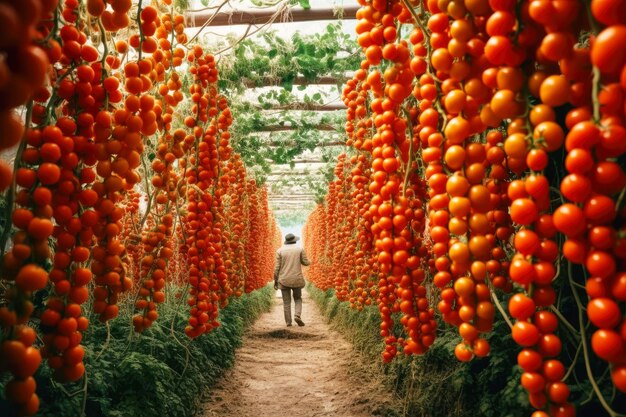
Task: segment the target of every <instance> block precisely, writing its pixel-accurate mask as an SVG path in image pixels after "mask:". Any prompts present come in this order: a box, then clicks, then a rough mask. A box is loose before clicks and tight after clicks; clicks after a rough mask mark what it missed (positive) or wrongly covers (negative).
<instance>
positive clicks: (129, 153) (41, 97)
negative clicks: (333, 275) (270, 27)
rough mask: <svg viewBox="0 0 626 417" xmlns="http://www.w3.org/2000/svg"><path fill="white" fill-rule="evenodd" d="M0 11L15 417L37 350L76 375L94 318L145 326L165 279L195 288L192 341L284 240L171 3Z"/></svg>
mask: <svg viewBox="0 0 626 417" xmlns="http://www.w3.org/2000/svg"><path fill="white" fill-rule="evenodd" d="M18 3H19V4H18ZM0 18H1V19H0V20H1V21H2V22H3V25H4V26H6V25H8V26H6V27H4V28H3V35H2V36H0V52H1V54H2V55H3V57H5V58H6V59H1V60H0V121H1V122H2V127H3V129H4V130H3V135H2V140H1V141H0V150H3V149H6V148H10V147H13V146H14V145H18V146H17V156H16V159H15V163H14V168H13V170H11V168H9V167H8V166H7V165H4V164H3V165H1V166H0V190H5V189H7V188H8V192H7V195H6V201H8V202H9V204H10V218H9V220H10V225H9V229H7V230H5V231H3V233H2V239H1V240H2V241H1V242H0V247H1V248H3V250H2V252H3V253H2V267H1V270H0V280H1V284H2V285H1V286H0V288H2V290H1V291H0V372H1V373H4V372H10V374H11V375H12V379H11V380H10V381H9V382H8V383H7V384H6V389H5V394H6V398H7V399H8V400H9V401H10V402H11V404H12V405H13V406H14V409H15V412H16V413H18V414H19V415H33V414H35V413H36V412H37V409H38V407H39V399H38V396H37V394H36V392H35V391H36V384H35V380H34V378H33V375H34V373H35V371H36V370H37V369H38V368H39V366H40V363H41V361H42V357H43V358H45V359H46V360H47V364H48V366H49V367H50V368H51V369H53V370H54V373H53V374H54V378H55V379H56V380H58V381H59V382H68V381H76V380H79V379H81V378H82V377H83V374H84V369H85V368H84V363H83V359H84V355H85V350H84V349H83V347H82V346H81V341H82V339H83V333H84V331H85V329H86V328H87V326H88V325H89V321H90V318H91V319H94V318H97V319H99V320H100V321H102V322H105V321H107V320H111V319H113V318H115V317H116V316H118V315H119V314H120V304H121V303H125V304H126V303H134V311H135V313H134V316H133V318H132V322H133V325H134V328H135V330H136V331H138V332H141V331H144V330H146V329H147V328H149V327H150V326H151V324H152V323H153V322H154V321H155V320H157V318H158V304H160V303H163V302H164V301H166V298H167V296H168V295H167V294H166V291H165V290H166V284H167V283H168V282H171V284H172V287H173V288H177V292H179V293H180V291H183V288H184V286H185V285H186V284H189V285H190V288H191V290H190V291H191V294H190V298H189V299H188V300H186V301H187V302H188V304H189V306H190V314H191V318H190V322H189V326H188V327H187V329H186V333H187V334H188V335H189V336H191V337H196V336H199V335H201V334H202V333H205V332H208V331H210V330H211V329H212V328H213V327H215V326H218V325H219V321H218V314H219V310H220V309H221V308H224V307H225V306H226V305H227V303H228V300H229V298H230V297H231V296H239V295H241V294H243V293H244V292H250V291H253V290H255V289H258V288H260V287H262V286H264V285H265V284H266V281H267V279H268V278H269V277H271V271H272V269H273V260H274V250H275V247H276V246H278V244H279V242H278V241H277V239H276V236H277V233H278V231H277V226H276V222H275V221H274V219H273V217H272V216H271V213H270V211H269V209H268V198H267V192H266V190H265V189H264V188H262V187H258V186H257V185H256V184H255V183H254V182H253V181H251V180H249V179H248V178H247V177H246V171H245V167H244V165H243V163H242V160H241V158H240V157H239V155H237V154H235V153H234V152H233V151H232V148H231V147H230V132H229V126H230V125H231V123H232V114H231V111H230V109H229V106H228V101H227V99H226V98H225V97H224V96H223V95H221V94H220V93H219V91H218V90H217V80H218V74H217V70H216V68H215V60H214V58H213V57H212V56H211V55H210V54H205V53H204V52H203V51H202V49H201V48H199V47H197V46H189V45H186V43H187V37H186V35H185V33H184V18H183V16H182V15H178V14H175V13H174V12H173V9H172V8H171V7H170V1H168V0H163V1H150V2H148V1H143V2H142V1H140V2H139V3H138V4H136V3H133V2H131V1H130V0H116V1H104V0H88V1H87V2H86V7H84V6H83V5H82V3H81V2H79V1H77V0H63V1H55V0H47V1H40V0H26V1H21V2H9V3H6V2H5V3H2V4H0ZM121 29H124V30H121ZM186 48H189V51H191V52H190V53H189V54H188V53H187V52H186ZM185 57H188V60H187V62H186V63H185ZM183 65H186V66H188V68H185V71H187V70H188V72H189V73H190V74H191V83H190V85H191V87H190V91H189V92H187V91H185V90H184V89H183V82H184V77H186V76H187V75H185V74H184V71H183V69H182V66H183ZM186 99H187V100H189V101H191V102H192V104H193V106H192V109H191V113H192V114H184V112H185V110H184V107H182V106H180V103H181V102H183V101H184V100H186ZM20 112H21V113H22V114H24V115H25V116H23V117H20ZM246 218H249V219H250V221H248V222H246ZM8 237H10V238H11V243H10V245H9V246H8V248H9V249H8V250H6V253H5V250H4V248H5V243H6V242H5V240H7V238H8ZM174 295H175V296H176V298H183V299H182V300H181V302H184V301H185V299H184V297H179V296H180V294H174ZM173 298H174V297H173ZM33 323H34V324H33ZM37 334H39V335H40V340H41V342H39V341H38V340H37V337H36V336H37Z"/></svg>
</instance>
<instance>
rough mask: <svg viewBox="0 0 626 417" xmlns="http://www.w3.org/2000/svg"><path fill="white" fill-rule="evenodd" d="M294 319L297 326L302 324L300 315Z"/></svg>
mask: <svg viewBox="0 0 626 417" xmlns="http://www.w3.org/2000/svg"><path fill="white" fill-rule="evenodd" d="M294 320H295V322H296V323H298V326H304V322H303V321H302V319H301V318H300V317H298V316H296V317H295V318H294Z"/></svg>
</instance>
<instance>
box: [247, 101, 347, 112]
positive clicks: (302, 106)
mask: <svg viewBox="0 0 626 417" xmlns="http://www.w3.org/2000/svg"><path fill="white" fill-rule="evenodd" d="M347 108H348V107H347V106H346V105H345V104H343V103H333V104H315V103H289V104H284V105H279V106H273V107H270V108H269V109H264V108H263V107H257V109H259V110H303V111H337V110H346V109H347Z"/></svg>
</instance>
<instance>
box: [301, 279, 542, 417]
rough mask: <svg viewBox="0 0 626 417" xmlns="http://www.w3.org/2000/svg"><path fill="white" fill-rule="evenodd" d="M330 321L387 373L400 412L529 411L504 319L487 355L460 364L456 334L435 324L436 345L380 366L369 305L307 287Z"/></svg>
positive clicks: (453, 415)
mask: <svg viewBox="0 0 626 417" xmlns="http://www.w3.org/2000/svg"><path fill="white" fill-rule="evenodd" d="M308 289H309V293H310V294H311V297H312V298H313V299H314V300H315V301H316V302H317V304H318V305H319V306H320V308H321V309H322V312H323V313H324V315H325V316H326V317H327V319H328V320H329V322H330V323H331V324H332V325H333V327H335V328H336V329H337V330H339V331H340V332H341V333H342V334H343V335H344V336H345V337H346V338H347V339H348V340H349V341H350V342H351V343H353V345H354V348H355V349H356V351H357V352H359V353H360V354H361V355H362V356H363V360H364V361H368V362H370V363H372V364H375V366H378V367H379V370H380V371H381V372H382V373H384V375H385V376H386V380H385V383H386V384H387V385H388V386H389V387H390V388H391V389H393V390H394V391H395V392H396V394H397V395H398V396H399V397H400V398H402V401H403V402H404V410H405V411H404V415H405V416H415V417H443V416H445V417H475V416H481V417H526V416H528V415H530V414H531V412H532V410H531V408H530V406H529V404H528V400H527V395H526V393H525V391H524V390H523V388H522V387H521V386H520V384H519V378H520V372H519V370H518V368H517V366H514V365H513V366H512V364H515V363H516V355H517V347H516V345H515V343H514V342H513V340H512V339H511V336H510V331H509V329H508V327H507V325H506V324H505V323H499V324H497V325H496V327H495V328H494V331H493V332H492V335H491V337H490V338H489V342H490V343H491V346H492V353H491V354H490V355H489V356H488V357H487V358H483V359H474V360H473V361H472V362H470V363H461V362H459V361H458V360H457V359H456V357H455V356H454V347H455V346H456V344H457V343H458V342H459V340H460V337H459V336H458V333H457V332H456V331H455V329H452V328H449V327H447V328H440V329H439V332H438V334H437V339H436V341H435V343H434V344H433V345H432V346H431V348H430V349H429V351H428V352H427V353H426V354H424V355H422V356H409V357H405V356H402V355H401V354H399V355H398V357H397V358H396V359H395V360H394V361H393V362H392V363H390V364H387V365H385V364H383V362H382V357H381V352H382V351H383V349H384V342H383V340H382V339H381V337H380V335H379V332H380V328H379V324H380V315H379V313H378V309H377V308H376V307H374V306H371V307H368V308H365V309H364V310H363V311H361V312H359V311H356V310H354V309H351V308H350V305H349V304H348V303H346V302H340V301H338V300H337V299H336V297H335V295H334V292H333V291H332V290H328V291H326V292H323V291H321V290H319V289H317V288H315V287H313V286H309V288H308Z"/></svg>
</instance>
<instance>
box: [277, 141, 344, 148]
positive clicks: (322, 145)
mask: <svg viewBox="0 0 626 417" xmlns="http://www.w3.org/2000/svg"><path fill="white" fill-rule="evenodd" d="M297 145H298V144H297V143H295V142H269V143H268V144H267V146H269V147H272V148H277V147H279V146H282V147H285V146H286V147H294V146H297ZM333 146H347V145H346V142H339V141H337V142H322V143H316V144H315V147H316V148H330V147H333Z"/></svg>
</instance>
